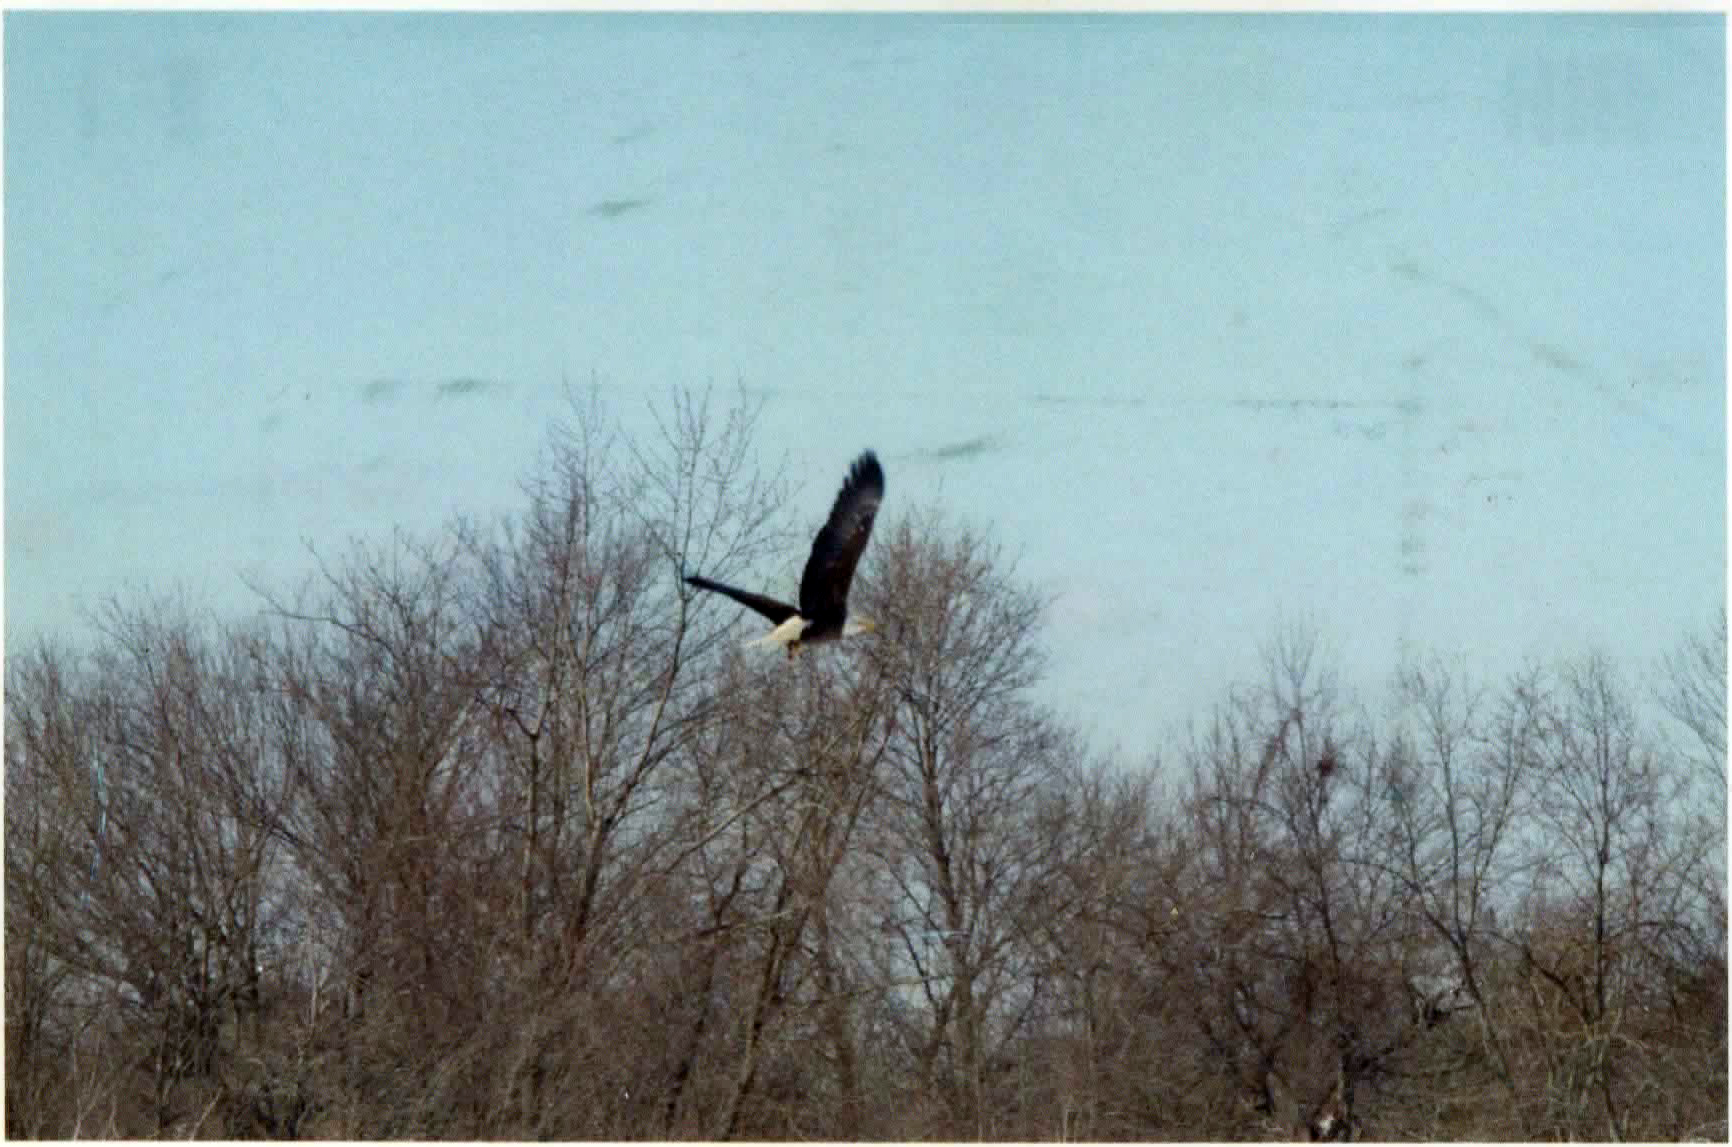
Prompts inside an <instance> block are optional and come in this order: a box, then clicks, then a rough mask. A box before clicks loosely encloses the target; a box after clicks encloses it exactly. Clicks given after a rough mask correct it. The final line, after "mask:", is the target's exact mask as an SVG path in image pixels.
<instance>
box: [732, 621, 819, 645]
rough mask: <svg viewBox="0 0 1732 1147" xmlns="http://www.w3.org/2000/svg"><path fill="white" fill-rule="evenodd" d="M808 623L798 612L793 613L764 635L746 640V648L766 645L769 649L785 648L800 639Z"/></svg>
mask: <svg viewBox="0 0 1732 1147" xmlns="http://www.w3.org/2000/svg"><path fill="white" fill-rule="evenodd" d="M808 624H810V623H809V622H807V620H806V619H805V618H803V617H801V616H800V615H799V614H795V615H794V616H793V617H790V618H789V619H788V620H787V621H784V622H783V623H782V624H780V625H778V626H777V627H776V628H774V629H772V630H770V632H768V633H766V634H764V636H762V637H754V638H752V640H750V641H748V642H746V648H747V649H756V648H758V647H760V646H767V647H768V648H771V649H783V648H786V647H787V646H790V645H792V644H794V642H796V641H798V640H800V635H801V634H802V633H804V632H806V626H807V625H808Z"/></svg>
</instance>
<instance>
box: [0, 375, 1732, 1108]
mask: <svg viewBox="0 0 1732 1147" xmlns="http://www.w3.org/2000/svg"><path fill="white" fill-rule="evenodd" d="M608 426H609V422H608V419H607V417H606V412H605V411H602V410H599V409H596V408H594V407H587V408H584V409H581V410H579V411H578V412H577V417H576V419H575V428H574V429H571V430H569V431H568V432H566V433H564V434H563V435H562V436H560V437H558V438H557V439H556V444H555V447H554V449H552V451H551V452H550V454H549V457H548V458H547V459H546V460H545V462H544V463H543V465H542V467H541V469H540V471H539V472H538V474H537V476H536V477H535V480H534V481H533V482H532V483H531V484H530V486H529V489H528V493H529V499H528V504H527V509H526V510H525V511H524V512H523V513H522V515H521V516H520V517H518V518H517V519H516V520H515V521H513V522H511V523H509V524H505V525H498V526H485V527H483V526H479V525H475V524H462V523H459V524H457V525H454V526H453V527H452V528H451V529H450V530H449V531H447V532H446V533H445V534H444V535H443V536H441V537H439V538H436V539H432V540H425V541H418V540H412V539H405V538H397V539H394V540H392V541H391V542H390V543H388V544H385V545H382V546H379V547H374V548H357V549H355V550H353V551H352V552H350V553H349V554H347V555H346V557H345V558H344V559H343V560H341V561H339V562H335V563H333V564H331V565H328V566H326V567H325V568H324V570H323V573H322V576H320V577H318V578H316V579H314V580H313V581H312V582H310V583H309V584H307V585H305V586H303V587H301V588H300V589H299V590H298V591H295V592H293V593H290V594H287V595H286V596H277V595H276V594H277V591H276V590H274V589H272V588H271V587H267V591H268V594H269V598H268V600H269V603H270V608H269V609H268V610H267V611H266V612H265V613H264V615H263V619H262V620H260V621H258V622H255V623H249V624H246V625H241V626H224V625H219V624H217V623H215V622H212V621H210V620H209V619H207V618H204V617H202V616H201V615H199V614H198V613H197V612H196V611H194V610H191V609H189V608H188V607H186V606H185V605H184V604H182V603H178V602H175V601H172V600H169V601H144V602H137V603H131V604H119V605H116V606H114V607H112V608H110V609H109V610H108V611H107V612H106V613H105V615H104V617H103V624H102V633H101V636H100V639H99V640H98V641H97V642H96V643H95V646H94V648H93V649H91V650H88V651H76V652H75V651H73V650H72V649H71V647H67V646H55V645H46V646H43V647H39V648H35V649H31V650H24V651H9V652H8V657H7V665H6V793H5V815H6V836H5V855H6V915H5V926H6V946H5V954H6V1011H5V1018H6V1074H5V1086H6V1092H5V1094H6V1131H7V1133H8V1134H10V1135H12V1136H18V1137H77V1136H105V1137H121V1136H127V1137H132V1136H157V1135H173V1136H189V1135H190V1136H218V1137H254V1136H281V1137H340V1138H379V1137H389V1138H404V1137H455V1138H480V1139H494V1138H505V1139H540V1138H555V1139H573V1138H753V1139H790V1138H824V1139H928V1138H939V1139H973V1138H977V1137H984V1138H990V1139H1024V1140H1026V1139H1057V1138H1080V1139H1191V1140H1194V1139H1215V1140H1220V1139H1247V1138H1268V1137H1271V1136H1276V1137H1279V1136H1305V1135H1311V1136H1314V1137H1330V1138H1345V1137H1348V1136H1351V1135H1358V1134H1365V1135H1368V1136H1372V1137H1376V1138H1381V1139H1491V1140H1500V1139H1553V1138H1564V1137H1569V1138H1592V1139H1624V1138H1634V1139H1683V1138H1697V1137H1700V1138H1718V1139H1724V1138H1725V1137H1726V1135H1727V1125H1726V1111H1727V1092H1726V1082H1727V1057H1726V1016H1727V1001H1726V986H1727V976H1726V939H1727V935H1726V928H1727V920H1726V884H1725V875H1726V874H1725V864H1724V857H1725V815H1726V814H1725V772H1724V759H1725V708H1724V697H1725V692H1724V681H1725V630H1724V622H1723V620H1722V622H1721V625H1720V626H1719V628H1718V629H1717V630H1716V631H1714V632H1712V633H1708V634H1704V635H1703V636H1702V637H1701V638H1700V639H1698V640H1692V641H1690V642H1688V643H1687V644H1686V645H1685V646H1684V647H1683V648H1682V649H1681V650H1680V652H1679V653H1678V655H1677V656H1676V657H1675V658H1673V659H1671V660H1670V661H1668V662H1667V663H1666V664H1665V665H1663V666H1660V667H1656V670H1655V672H1654V673H1653V674H1652V675H1651V679H1652V680H1653V681H1655V682H1658V683H1659V685H1658V687H1657V688H1653V689H1651V690H1650V688H1649V686H1648V685H1647V684H1643V683H1641V682H1636V683H1632V682H1631V681H1629V680H1627V679H1625V678H1624V677H1623V676H1621V674H1620V670H1619V669H1618V667H1616V666H1615V665H1614V664H1613V663H1612V662H1611V661H1610V660H1608V659H1606V658H1604V657H1600V656H1596V655H1586V656H1584V657H1581V658H1578V659H1576V660H1571V661H1567V662H1565V663H1561V664H1558V665H1555V666H1549V667H1541V668H1536V669H1534V670H1532V671H1531V672H1528V673H1524V674H1522V675H1519V676H1517V677H1515V678H1513V679H1511V680H1507V681H1498V682H1486V681H1476V680H1475V679H1474V678H1473V676H1472V674H1471V673H1470V672H1469V669H1468V667H1465V666H1461V665H1446V664H1440V663H1436V662H1426V661H1415V662H1412V663H1410V664H1407V665H1406V666H1404V667H1403V668H1402V669H1401V670H1400V672H1399V673H1398V674H1396V676H1395V679H1394V683H1393V686H1392V688H1391V689H1390V690H1389V691H1388V694H1387V696H1385V697H1380V698H1378V699H1377V701H1376V702H1375V704H1365V703H1361V702H1358V701H1355V700H1354V699H1353V698H1351V697H1349V696H1348V695H1346V694H1345V692H1344V691H1343V690H1341V689H1340V688H1339V687H1338V686H1337V683H1336V682H1335V681H1334V679H1333V677H1332V675H1331V671H1330V668H1329V666H1328V665H1327V664H1326V658H1325V657H1324V655H1323V654H1322V653H1321V652H1320V647H1319V643H1318V641H1317V640H1316V639H1315V637H1314V636H1313V635H1310V634H1307V633H1306V632H1303V631H1295V632H1287V633H1283V634H1280V635H1278V636H1277V637H1276V639H1275V640H1273V641H1272V642H1271V644H1270V646H1269V648H1268V649H1267V650H1266V655H1265V658H1264V662H1265V663H1264V664H1263V665H1262V666H1261V667H1260V668H1259V669H1258V671H1257V674H1256V678H1257V680H1258V681H1259V682H1260V684H1258V685H1256V686H1254V687H1247V688H1243V689H1239V690H1236V691H1234V692H1232V693H1231V694H1230V695H1229V696H1228V697H1226V698H1225V699H1224V700H1223V702H1222V704H1221V705H1220V706H1219V707H1218V709H1217V710H1216V712H1215V713H1214V714H1212V716H1211V717H1210V718H1209V720H1207V721H1206V722H1205V723H1203V724H1202V725H1200V726H1199V727H1197V728H1196V730H1195V732H1194V734H1193V735H1192V736H1191V737H1190V738H1189V740H1188V742H1187V743H1185V744H1183V745H1180V746H1178V747H1177V748H1176V749H1174V750H1173V751H1172V752H1170V754H1169V755H1168V757H1167V759H1166V760H1164V761H1162V762H1161V763H1160V764H1159V766H1158V767H1156V766H1155V765H1154V764H1149V765H1146V766H1135V765H1128V764H1125V763H1122V762H1118V763H1115V762H1107V761H1102V760H1098V759H1092V758H1091V756H1090V754H1089V753H1088V752H1087V751H1086V750H1085V748H1084V747H1083V746H1082V745H1081V744H1080V742H1079V740H1078V738H1077V737H1076V736H1075V735H1073V734H1072V733H1071V732H1069V731H1068V730H1067V727H1066V726H1065V724H1064V723H1063V722H1062V720H1061V719H1060V718H1059V717H1058V716H1055V715H1054V714H1052V713H1050V712H1047V711H1045V710H1043V709H1042V708H1040V707H1039V706H1037V705H1036V704H1034V703H1033V701H1032V700H1031V697H1030V691H1031V687H1032V686H1033V685H1035V684H1036V683H1037V682H1038V681H1039V679H1040V675H1041V672H1042V660H1041V655H1040V646H1039V627H1040V622H1041V616H1042V602H1041V600H1040V599H1039V598H1038V596H1037V595H1035V594H1034V593H1032V592H1031V591H1030V590H1029V589H1028V588H1026V587H1024V586H1023V585H1021V584H1019V583H1018V582H1017V580H1016V579H1015V577H1014V576H1013V571H1012V570H1011V569H1010V568H1009V566H1008V564H1007V563H1006V562H1005V560H1004V559H1003V558H1002V556H1001V555H1000V554H999V553H998V552H997V551H996V550H995V549H994V547H993V546H992V545H991V544H989V543H988V542H987V541H986V540H984V539H983V538H982V537H981V536H979V535H978V534H976V533H973V532H970V531H969V530H968V529H965V528H963V527H961V526H959V525H957V524H955V523H954V522H951V521H948V520H946V519H944V518H943V517H942V516H939V515H935V514H922V513H918V512H916V513H908V512H903V513H896V512H894V510H895V503H894V502H892V511H893V512H892V513H891V514H890V515H889V516H888V517H887V518H886V519H885V520H884V521H882V522H881V523H880V526H879V531H878V537H877V539H876V540H875V541H874V543H873V545H872V548H871V549H870V550H869V551H868V554H867V561H866V564H865V566H864V567H863V573H862V580H861V584H860V585H859V586H858V587H857V590H856V593H857V596H858V599H859V602H858V604H859V605H860V606H861V608H862V609H863V611H864V612H866V613H868V614H869V615H871V616H875V617H877V618H879V619H880V621H881V623H882V624H883V627H884V632H883V635H882V637H881V638H879V639H876V640H873V639H867V640H862V641H859V642H855V643H850V644H849V645H846V646H839V647H833V648H830V649H826V650H821V651H818V652H816V653H813V654H809V655H807V656H804V657H802V658H800V659H799V660H798V661H797V662H795V663H793V664H791V665H790V664H789V663H788V662H786V661H785V660H783V659H781V658H775V657H750V656H745V655H743V654H742V653H741V651H740V649H739V645H740V639H741V637H742V635H743V632H744V631H743V630H742V629H741V628H740V617H739V615H740V611H739V610H738V609H737V608H735V607H733V606H732V605H731V604H728V603H725V602H720V601H717V600H715V599H713V598H710V599H706V598H704V597H702V596H695V595H694V594H693V592H692V591H690V590H688V589H686V588H685V587H684V586H683V585H682V584H681V583H680V580H679V577H678V576H677V575H678V574H679V573H680V571H681V570H682V569H703V570H705V571H706V572H710V573H714V574H715V575H716V576H719V577H729V576H730V575H734V574H745V575H747V576H748V577H749V576H750V575H751V574H762V573H764V572H765V571H766V570H767V569H769V568H771V567H769V566H768V565H767V564H766V563H768V562H770V561H773V560H789V559H788V555H790V554H795V553H797V551H798V550H799V549H800V545H801V543H800V540H799V539H798V538H797V537H793V536H790V535H788V534H786V533H782V532H778V529H779V527H777V526H776V525H775V523H780V522H783V521H784V520H785V515H784V514H783V513H782V512H781V508H782V503H781V500H780V498H779V493H778V490H777V488H776V486H775V484H774V483H771V482H766V481H763V480H762V479H761V478H760V477H759V476H758V475H757V474H756V472H755V471H754V470H753V469H752V466H751V464H750V461H749V460H750V457H751V450H750V446H751V439H752V420H751V418H750V416H749V412H747V411H743V410H739V409H736V410H733V411H730V412H725V413H716V412H712V411H710V410H708V409H706V407H705V405H704V403H703V402H701V401H697V400H692V399H682V400H680V401H678V402H676V403H675V405H674V407H673V409H672V410H671V411H670V412H669V415H668V418H667V422H666V424H665V426H664V427H663V432H662V434H661V436H660V437H659V438H658V439H657V440H655V441H653V442H631V441H625V440H622V439H620V438H618V437H617V436H615V435H613V434H611V433H610V432H609V431H608ZM778 572H780V571H778ZM790 572H791V571H790ZM745 624H746V625H747V626H755V625H756V624H757V623H756V620H755V619H747V620H746V622H745ZM1650 701H1658V702H1659V705H1658V706H1654V705H1651V704H1650V703H1649V702H1650ZM1150 703H1151V704H1158V699H1154V698H1151V699H1150ZM1651 710H1652V711H1658V712H1663V713H1665V714H1666V716H1665V717H1664V718H1662V719H1660V720H1654V719H1650V718H1648V717H1646V716H1644V714H1646V713H1648V712H1650V711H1651Z"/></svg>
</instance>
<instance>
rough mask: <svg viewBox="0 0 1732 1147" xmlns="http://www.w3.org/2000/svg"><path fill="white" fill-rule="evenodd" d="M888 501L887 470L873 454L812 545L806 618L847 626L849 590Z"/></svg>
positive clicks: (803, 603) (855, 472) (858, 464)
mask: <svg viewBox="0 0 1732 1147" xmlns="http://www.w3.org/2000/svg"><path fill="white" fill-rule="evenodd" d="M883 500H884V467H882V466H880V465H878V456H877V455H876V454H874V453H872V451H870V450H868V451H866V452H865V453H864V454H862V455H860V457H858V458H856V459H855V460H854V465H853V466H851V467H850V468H849V470H848V478H847V480H846V481H845V482H843V483H842V492H841V493H839V494H837V495H836V504H835V505H834V506H832V507H831V508H830V520H829V521H827V522H825V523H824V528H823V529H821V530H819V531H818V537H817V538H816V539H815V540H814V541H813V542H812V556H811V557H809V558H807V559H806V572H805V574H804V575H803V576H802V577H801V578H800V616H802V617H804V618H806V619H807V620H809V621H812V622H814V623H815V624H818V625H841V624H842V620H843V618H845V617H846V616H847V613H848V587H849V586H850V585H852V584H853V582H854V567H855V566H857V565H859V564H860V554H861V553H862V552H863V551H864V550H865V549H866V542H867V540H868V539H870V538H871V537H872V519H873V518H875V517H877V516H878V504H879V503H880V502H882V501H883Z"/></svg>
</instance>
